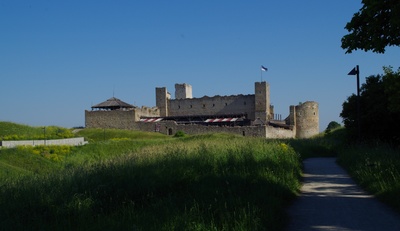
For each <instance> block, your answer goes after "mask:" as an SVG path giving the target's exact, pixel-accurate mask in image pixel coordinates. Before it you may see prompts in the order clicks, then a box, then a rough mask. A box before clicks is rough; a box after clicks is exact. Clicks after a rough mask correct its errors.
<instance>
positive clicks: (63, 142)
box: [0, 137, 87, 148]
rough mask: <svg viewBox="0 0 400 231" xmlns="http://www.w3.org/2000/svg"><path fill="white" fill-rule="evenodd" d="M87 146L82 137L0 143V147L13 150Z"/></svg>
mask: <svg viewBox="0 0 400 231" xmlns="http://www.w3.org/2000/svg"><path fill="white" fill-rule="evenodd" d="M85 144H87V141H85V140H84V138H83V137H77V138H69V139H57V140H9V141H1V142H0V146H1V147H6V148H13V147H16V146H37V145H70V146H80V145H85Z"/></svg>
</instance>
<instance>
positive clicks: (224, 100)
mask: <svg viewBox="0 0 400 231" xmlns="http://www.w3.org/2000/svg"><path fill="white" fill-rule="evenodd" d="M254 100H255V99H254V95H233V96H214V97H208V96H204V97H202V98H192V99H170V100H169V101H168V103H169V105H168V115H169V116H180V115H185V116H193V115H227V114H247V115H248V116H249V117H250V118H249V119H251V120H254V118H253V117H254V110H255V109H254V107H255V106H254V105H255V101H254Z"/></svg>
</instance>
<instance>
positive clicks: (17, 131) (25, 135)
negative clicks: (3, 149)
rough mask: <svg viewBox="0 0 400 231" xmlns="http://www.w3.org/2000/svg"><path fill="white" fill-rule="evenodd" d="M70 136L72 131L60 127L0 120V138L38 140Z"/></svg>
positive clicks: (72, 135)
mask: <svg viewBox="0 0 400 231" xmlns="http://www.w3.org/2000/svg"><path fill="white" fill-rule="evenodd" d="M71 137H74V134H73V133H72V131H71V130H70V129H66V128H62V127H57V126H47V127H32V126H28V125H23V124H16V123H12V122H1V121H0V140H39V139H62V138H71Z"/></svg>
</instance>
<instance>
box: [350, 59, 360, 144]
mask: <svg viewBox="0 0 400 231" xmlns="http://www.w3.org/2000/svg"><path fill="white" fill-rule="evenodd" d="M347 75H356V76H357V132H358V141H360V140H361V119H360V118H361V112H360V67H359V66H358V65H357V66H356V67H355V68H353V69H352V70H351V71H350V72H349V74H347Z"/></svg>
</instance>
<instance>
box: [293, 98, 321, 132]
mask: <svg viewBox="0 0 400 231" xmlns="http://www.w3.org/2000/svg"><path fill="white" fill-rule="evenodd" d="M295 119H296V137H297V138H309V137H312V136H314V135H317V134H318V133H319V110H318V103H317V102H313V101H307V102H305V103H302V104H300V105H298V106H296V109H295Z"/></svg>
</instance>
